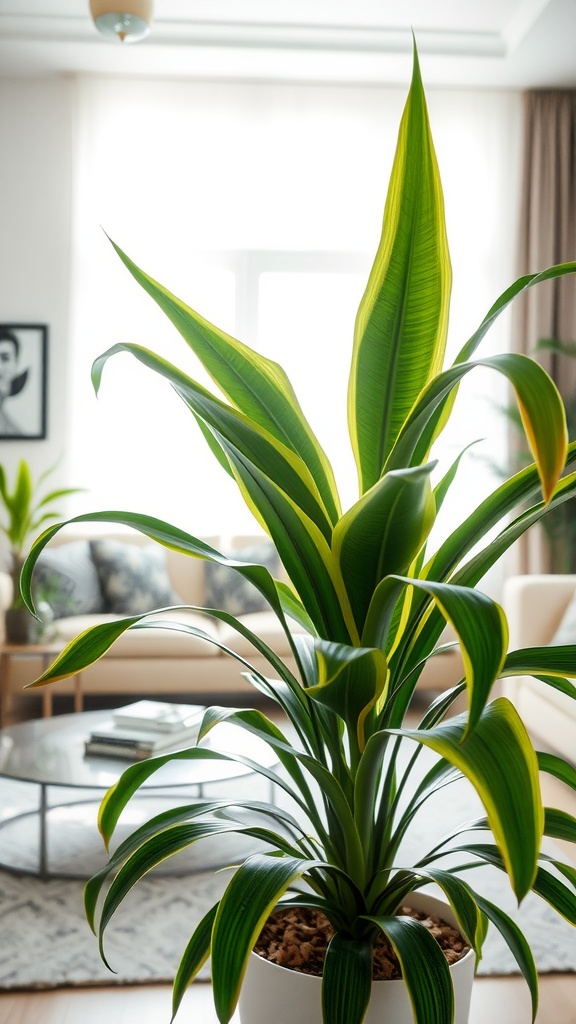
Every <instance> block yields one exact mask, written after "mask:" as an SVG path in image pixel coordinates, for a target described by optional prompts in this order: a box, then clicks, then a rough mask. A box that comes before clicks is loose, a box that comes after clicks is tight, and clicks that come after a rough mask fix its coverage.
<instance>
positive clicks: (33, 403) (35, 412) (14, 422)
mask: <svg viewBox="0 0 576 1024" xmlns="http://www.w3.org/2000/svg"><path fill="white" fill-rule="evenodd" d="M47 374H48V327H47V325H46V324H0V441H41V440H43V439H44V438H45V437H46V421H47Z"/></svg>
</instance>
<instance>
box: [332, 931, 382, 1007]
mask: <svg viewBox="0 0 576 1024" xmlns="http://www.w3.org/2000/svg"><path fill="white" fill-rule="evenodd" d="M371 989H372V947H371V945H370V943H369V942H366V941H363V940H361V939H351V938H348V937H347V936H345V935H342V933H341V932H336V934H335V935H334V936H333V938H332V939H331V941H330V943H329V945H328V949H327V950H326V957H325V959H324V968H323V971H322V1014H323V1021H324V1024H362V1021H363V1020H364V1015H365V1013H366V1008H367V1006H368V1003H369V1001H370V992H371Z"/></svg>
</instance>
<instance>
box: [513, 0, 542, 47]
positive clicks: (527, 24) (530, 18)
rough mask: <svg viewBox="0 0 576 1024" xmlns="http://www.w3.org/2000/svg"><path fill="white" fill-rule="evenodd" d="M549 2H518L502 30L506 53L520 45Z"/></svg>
mask: <svg viewBox="0 0 576 1024" xmlns="http://www.w3.org/2000/svg"><path fill="white" fill-rule="evenodd" d="M549 3H550V0H522V3H519V4H518V6H517V7H516V10H515V11H514V14H513V15H512V17H511V18H510V20H509V22H508V24H507V25H505V27H504V31H503V36H504V41H505V43H506V49H507V52H508V53H513V52H514V50H515V49H516V47H517V46H519V45H520V43H521V42H522V40H523V39H524V37H525V36H526V35H527V34H528V32H529V31H530V29H532V28H533V27H534V25H535V24H536V22H537V21H538V18H539V17H540V15H541V14H542V13H543V11H545V10H546V8H547V7H548V5H549Z"/></svg>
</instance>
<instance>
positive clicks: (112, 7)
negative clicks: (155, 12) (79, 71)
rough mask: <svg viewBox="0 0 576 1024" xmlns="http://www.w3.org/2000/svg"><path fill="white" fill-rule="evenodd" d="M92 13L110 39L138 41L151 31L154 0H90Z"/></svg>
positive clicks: (127, 41) (100, 29)
mask: <svg viewBox="0 0 576 1024" xmlns="http://www.w3.org/2000/svg"><path fill="white" fill-rule="evenodd" d="M90 13H91V15H92V18H93V20H94V24H95V25H96V28H97V29H98V31H99V32H101V33H102V35H104V36H106V37H107V38H108V39H119V40H120V42H121V43H136V42H138V40H139V39H143V38H144V36H147V35H148V33H149V31H150V22H151V21H152V0H90Z"/></svg>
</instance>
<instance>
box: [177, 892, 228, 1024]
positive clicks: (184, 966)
mask: <svg viewBox="0 0 576 1024" xmlns="http://www.w3.org/2000/svg"><path fill="white" fill-rule="evenodd" d="M217 911H218V903H215V904H214V906H213V907H210V910H209V911H208V913H206V914H205V915H204V917H203V918H202V920H201V921H200V923H199V924H198V925H197V927H196V929H195V930H194V933H193V935H192V936H191V938H190V941H189V942H188V944H187V946H186V949H185V950H184V953H183V955H182V958H181V960H180V963H179V965H178V970H177V972H176V977H175V978H174V985H173V986H172V1018H171V1020H170V1024H172V1022H173V1021H174V1018H175V1016H176V1014H177V1013H178V1009H179V1007H180V1003H181V1002H182V999H183V998H184V993H185V992H186V989H187V988H188V986H189V985H190V983H191V982H192V981H194V978H195V977H196V975H197V974H198V971H199V970H200V968H201V967H202V965H203V964H204V963H205V962H206V960H207V959H208V957H209V955H210V942H211V939H212V928H213V925H214V920H215V918H216V913H217Z"/></svg>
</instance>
